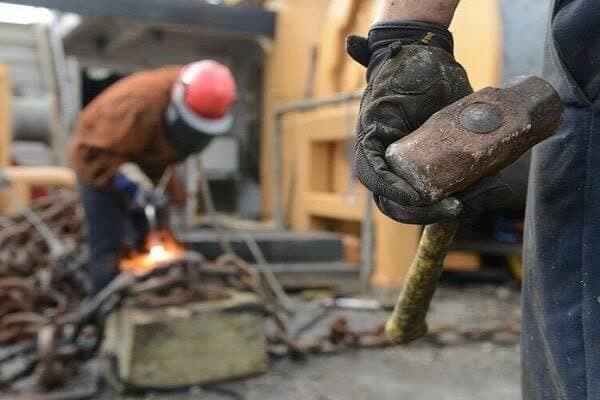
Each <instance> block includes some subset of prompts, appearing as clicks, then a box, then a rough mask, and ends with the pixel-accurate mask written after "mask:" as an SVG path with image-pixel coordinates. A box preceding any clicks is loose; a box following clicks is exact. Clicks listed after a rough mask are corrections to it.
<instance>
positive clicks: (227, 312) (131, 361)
mask: <svg viewBox="0 0 600 400" xmlns="http://www.w3.org/2000/svg"><path fill="white" fill-rule="evenodd" d="M264 329H265V321H264V316H263V313H262V311H261V308H260V307H259V306H258V303H257V300H256V297H255V296H253V295H251V294H247V293H239V292H232V297H231V298H230V299H227V300H221V301H214V302H203V303H194V304H189V305H186V306H182V307H163V308H154V309H139V308H127V307H125V308H123V309H121V310H119V311H117V312H115V313H113V315H111V316H110V318H109V320H108V322H107V325H106V329H105V334H106V340H105V343H104V345H103V349H102V353H103V354H104V355H105V356H106V355H110V356H111V357H115V358H116V361H117V366H118V371H116V374H117V376H118V377H119V378H120V379H121V380H122V381H124V382H126V383H128V384H131V385H135V386H141V387H169V386H180V385H196V384H206V383H211V382H217V381H223V380H229V379H234V378H240V377H245V376H248V375H254V374H258V373H261V372H264V371H266V370H267V365H268V364H267V352H266V336H265V331H264ZM110 373H115V371H111V372H110Z"/></svg>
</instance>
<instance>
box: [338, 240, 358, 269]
mask: <svg viewBox="0 0 600 400" xmlns="http://www.w3.org/2000/svg"><path fill="white" fill-rule="evenodd" d="M342 243H343V246H344V261H345V262H347V263H349V264H351V265H356V266H358V265H359V264H360V238H359V237H358V236H355V235H348V234H346V235H344V236H342Z"/></svg>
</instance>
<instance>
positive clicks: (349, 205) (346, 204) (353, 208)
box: [304, 192, 365, 221]
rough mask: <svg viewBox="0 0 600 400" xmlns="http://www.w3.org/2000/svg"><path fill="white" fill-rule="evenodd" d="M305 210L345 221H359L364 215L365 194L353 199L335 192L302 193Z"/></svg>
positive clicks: (310, 213) (318, 215)
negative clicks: (350, 199)
mask: <svg viewBox="0 0 600 400" xmlns="http://www.w3.org/2000/svg"><path fill="white" fill-rule="evenodd" d="M304 202H305V204H306V210H307V213H308V214H309V215H312V216H317V217H325V218H331V219H342V220H346V221H360V220H362V218H363V215H364V206H365V196H364V195H363V196H358V197H357V198H356V199H355V200H354V201H349V199H348V198H347V197H345V196H343V195H339V194H335V193H314V192H309V193H306V194H305V195H304Z"/></svg>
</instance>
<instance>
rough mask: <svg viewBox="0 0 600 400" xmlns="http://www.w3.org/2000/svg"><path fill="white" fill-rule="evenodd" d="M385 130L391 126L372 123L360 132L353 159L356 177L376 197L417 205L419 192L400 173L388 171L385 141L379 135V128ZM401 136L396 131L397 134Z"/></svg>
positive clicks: (407, 204) (380, 131)
mask: <svg viewBox="0 0 600 400" xmlns="http://www.w3.org/2000/svg"><path fill="white" fill-rule="evenodd" d="M388 130H393V129H392V128H386V127H384V126H382V125H381V124H378V123H374V124H371V125H370V126H369V127H368V128H367V129H366V130H362V131H361V132H359V134H358V138H359V139H358V141H357V143H356V147H355V159H354V168H355V172H356V176H357V177H358V179H359V180H360V182H361V183H362V184H363V185H364V186H365V187H366V188H367V189H369V190H370V191H371V192H373V194H374V195H376V196H383V197H385V198H387V199H389V200H391V201H393V202H395V203H398V204H402V205H405V206H417V205H419V203H420V196H419V194H418V193H417V192H416V191H415V190H414V189H413V188H412V186H410V184H409V183H408V182H407V181H406V180H404V179H403V178H402V177H401V176H398V175H396V174H394V173H393V172H392V171H390V169H389V168H388V165H387V163H386V161H385V149H386V143H384V141H382V139H381V137H382V136H383V135H384V133H382V131H388ZM385 134H386V135H387V134H389V133H385ZM400 135H401V133H400V132H399V131H397V136H398V137H399V136H400Z"/></svg>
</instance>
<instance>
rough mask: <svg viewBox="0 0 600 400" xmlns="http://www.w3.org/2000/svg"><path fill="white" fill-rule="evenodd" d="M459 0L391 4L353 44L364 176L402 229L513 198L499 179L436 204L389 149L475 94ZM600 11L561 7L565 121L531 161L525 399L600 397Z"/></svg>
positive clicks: (554, 71) (552, 75)
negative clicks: (388, 156) (463, 50)
mask: <svg viewBox="0 0 600 400" xmlns="http://www.w3.org/2000/svg"><path fill="white" fill-rule="evenodd" d="M458 3H459V0H382V1H380V4H379V6H378V12H377V17H376V20H375V22H374V24H373V25H372V27H371V29H370V31H369V34H368V38H361V37H356V36H353V37H349V38H348V40H347V50H348V52H349V54H350V56H351V57H352V58H353V59H354V60H356V61H357V62H359V63H360V64H362V65H364V66H365V67H367V74H366V75H367V82H368V85H367V88H366V90H365V92H364V97H363V101H362V103H361V109H360V116H359V123H358V128H357V144H356V147H355V148H356V165H355V168H356V171H357V175H358V177H359V179H360V180H361V182H362V183H363V184H364V185H365V186H366V187H367V188H368V189H370V190H371V191H372V192H373V194H374V197H375V202H376V204H377V206H378V207H379V209H380V210H381V211H382V212H383V213H384V214H386V215H388V216H389V217H390V218H393V219H395V220H397V221H400V222H404V223H414V224H429V223H433V222H438V221H449V220H456V219H460V218H467V217H469V216H471V215H474V214H475V213H476V212H477V211H478V210H480V209H483V208H485V207H486V206H488V205H490V204H491V203H498V202H501V201H502V200H503V199H505V198H506V197H507V196H509V193H510V190H509V188H508V187H507V186H506V185H505V184H504V183H502V180H501V179H500V178H498V177H492V178H489V179H485V180H484V181H483V182H480V183H479V184H477V185H475V186H474V187H473V188H471V189H468V190H467V191H466V192H464V193H459V194H456V195H453V196H452V197H450V198H447V199H444V200H442V201H440V202H438V203H436V204H433V205H430V204H427V203H426V202H424V201H422V200H421V199H419V197H418V196H417V195H415V191H414V190H412V188H411V187H410V185H408V183H407V182H405V181H403V180H402V179H401V178H399V177H398V176H396V175H394V174H392V173H391V172H390V171H389V170H388V168H387V166H386V164H385V161H384V152H385V150H386V147H387V146H388V145H389V144H391V143H392V142H394V141H396V140H397V139H399V138H401V137H402V136H404V135H407V134H409V133H410V132H411V131H412V130H414V129H416V128H417V127H418V126H419V125H420V124H422V123H423V122H424V121H425V120H426V119H427V118H428V117H429V116H430V115H431V114H432V113H434V112H435V111H437V110H439V109H441V108H443V107H444V106H446V105H448V104H449V103H451V102H453V101H455V100H457V99H458V98H459V97H461V96H463V95H464V94H465V91H467V92H468V89H469V87H468V81H467V76H466V74H465V71H464V69H463V68H462V67H461V66H460V65H459V64H458V63H457V62H456V61H455V59H454V56H453V39H452V35H451V34H450V32H449V31H448V26H449V25H450V22H451V20H452V17H453V15H454V11H455V9H456V7H457V6H458ZM599 16H600V2H598V1H597V0H555V1H554V3H553V6H552V8H551V22H550V25H549V28H548V39H547V41H546V43H547V46H546V56H545V68H544V77H545V78H546V79H547V80H548V81H550V82H551V83H552V84H553V86H554V87H555V88H556V89H557V91H558V92H559V94H560V96H561V99H562V101H563V103H564V105H565V120H564V122H563V125H562V127H561V129H560V131H559V132H558V133H557V134H556V135H554V136H553V137H551V138H550V139H548V140H546V141H544V142H543V143H541V144H540V145H538V146H536V148H534V150H533V155H532V165H531V174H530V181H529V189H528V192H529V193H528V198H527V207H526V221H525V235H524V267H525V273H524V278H523V289H522V290H523V295H522V338H521V358H522V362H521V365H522V395H523V399H524V400H558V399H560V400H586V399H587V400H592V399H594V400H595V399H600V378H599V377H600V347H599V346H598V343H600V318H598V315H600V269H598V268H597V267H598V262H599V261H598V260H600V246H599V245H598V243H599V242H600V179H598V172H599V171H600V139H599V138H600V136H599V135H600V130H599V129H600V114H599V113H598V112H597V110H598V109H600V101H599V100H598V97H599V94H600V60H599V59H600V29H599V28H598V23H599V22H600V20H599ZM405 46H413V47H412V48H413V50H415V49H416V50H415V51H403V48H405ZM414 46H416V48H415V47H414ZM411 55H412V56H411ZM440 145H442V144H440ZM407 174H408V172H407Z"/></svg>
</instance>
